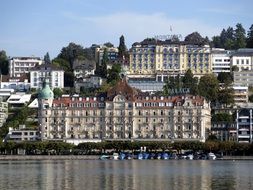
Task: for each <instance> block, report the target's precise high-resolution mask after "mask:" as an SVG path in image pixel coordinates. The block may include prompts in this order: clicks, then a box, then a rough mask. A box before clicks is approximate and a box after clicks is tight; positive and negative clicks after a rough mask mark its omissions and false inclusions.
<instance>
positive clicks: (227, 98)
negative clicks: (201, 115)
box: [218, 86, 234, 106]
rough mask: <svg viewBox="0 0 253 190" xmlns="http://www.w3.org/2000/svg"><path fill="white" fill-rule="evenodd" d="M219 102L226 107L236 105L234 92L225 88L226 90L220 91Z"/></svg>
mask: <svg viewBox="0 0 253 190" xmlns="http://www.w3.org/2000/svg"><path fill="white" fill-rule="evenodd" d="M218 102H219V103H220V104H224V105H225V106H227V105H231V104H233V103H234V90H233V89H232V88H229V87H227V86H225V88H223V89H220V90H219V91H218Z"/></svg>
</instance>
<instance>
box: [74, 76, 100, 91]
mask: <svg viewBox="0 0 253 190" xmlns="http://www.w3.org/2000/svg"><path fill="white" fill-rule="evenodd" d="M102 82H103V80H102V78H101V77H99V76H95V75H92V76H89V77H85V78H82V79H80V80H76V81H75V84H74V86H75V90H76V92H80V89H81V87H83V88H85V89H87V88H99V87H100V86H101V85H102Z"/></svg>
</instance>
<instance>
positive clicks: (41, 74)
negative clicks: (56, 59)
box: [30, 64, 64, 89]
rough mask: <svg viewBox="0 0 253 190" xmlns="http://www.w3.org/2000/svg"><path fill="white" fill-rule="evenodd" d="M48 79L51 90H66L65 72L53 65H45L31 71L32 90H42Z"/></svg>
mask: <svg viewBox="0 0 253 190" xmlns="http://www.w3.org/2000/svg"><path fill="white" fill-rule="evenodd" d="M45 79H48V81H49V85H50V87H51V88H64V70H63V69H61V68H58V67H56V66H55V65H52V64H43V65H39V66H37V67H34V68H33V69H31V72H30V82H31V88H35V89H39V88H42V83H43V81H44V80H45Z"/></svg>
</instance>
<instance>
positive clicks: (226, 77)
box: [217, 72, 233, 85]
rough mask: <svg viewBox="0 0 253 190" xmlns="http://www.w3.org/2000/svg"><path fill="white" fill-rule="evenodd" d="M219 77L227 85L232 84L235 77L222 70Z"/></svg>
mask: <svg viewBox="0 0 253 190" xmlns="http://www.w3.org/2000/svg"><path fill="white" fill-rule="evenodd" d="M217 79H218V80H219V82H220V83H224V84H226V85H230V84H231V83H232V82H233V78H232V76H231V74H230V73H225V72H221V73H219V74H218V77H217Z"/></svg>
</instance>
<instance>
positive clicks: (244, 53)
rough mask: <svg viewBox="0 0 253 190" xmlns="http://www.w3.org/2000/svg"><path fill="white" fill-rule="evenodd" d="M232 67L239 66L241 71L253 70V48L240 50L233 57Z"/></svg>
mask: <svg viewBox="0 0 253 190" xmlns="http://www.w3.org/2000/svg"><path fill="white" fill-rule="evenodd" d="M231 66H237V67H238V69H239V71H245V70H253V48H252V49H238V50H237V51H236V52H235V53H233V54H232V55H231Z"/></svg>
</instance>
